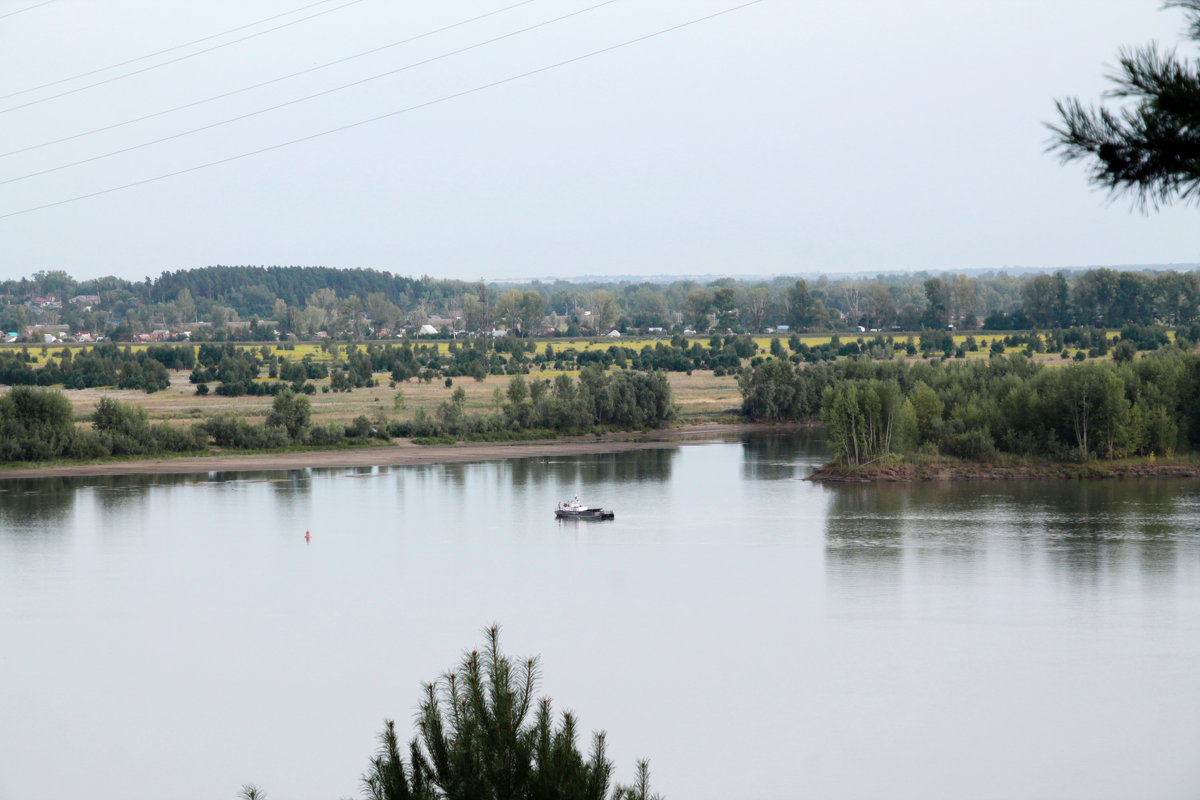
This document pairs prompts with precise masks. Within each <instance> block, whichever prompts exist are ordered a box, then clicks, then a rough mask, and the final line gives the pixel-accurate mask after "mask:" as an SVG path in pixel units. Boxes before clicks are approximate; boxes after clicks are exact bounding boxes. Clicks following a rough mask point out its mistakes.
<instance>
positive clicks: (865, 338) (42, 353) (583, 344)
mask: <svg viewBox="0 0 1200 800" xmlns="http://www.w3.org/2000/svg"><path fill="white" fill-rule="evenodd" d="M1011 333H1012V334H1021V333H1025V332H1024V331H1012V332H1011ZM1111 333H1112V332H1110V334H1111ZM1174 333H1175V332H1174V331H1169V332H1168V335H1169V336H1171V337H1172V338H1173V337H1174ZM920 335H921V334H920V333H919V332H917V333H912V332H902V333H887V332H883V333H858V332H848V333H839V334H831V333H824V334H798V336H799V339H800V341H801V342H802V343H804V344H806V345H808V346H809V347H818V346H821V345H826V344H829V343H830V342H831V341H832V340H833V338H834V336H837V337H838V339H839V341H840V342H841V343H842V344H847V343H849V342H862V343H863V344H865V345H870V344H871V343H872V342H873V341H874V340H875V339H885V338H887V337H891V338H892V340H893V341H894V342H895V344H896V345H897V346H903V345H904V344H906V343H907V342H908V341H909V340H910V339H911V340H912V341H913V342H914V343H918V344H919V342H920ZM972 335H974V336H975V341H976V343H977V344H978V346H979V350H978V351H977V352H968V353H967V357H968V358H972V359H973V358H987V357H988V356H989V355H990V347H991V345H992V342H994V341H997V340H1002V339H1004V337H1005V336H1006V335H1008V334H1004V333H992V334H985V335H977V334H968V333H960V332H956V333H954V334H952V337H953V340H954V343H955V345H963V344H965V343H966V341H967V338H968V337H969V336H972ZM791 336H792V335H791V334H778V335H774V336H754V337H752V339H753V341H754V343H755V345H756V346H757V347H758V350H759V352H760V353H762V354H766V353H769V352H770V348H771V341H772V340H773V339H778V340H779V341H780V343H781V344H783V346H784V347H785V348H787V347H788V342H789V340H790V339H791ZM709 339H710V337H709V336H692V337H689V338H688V341H689V346H690V343H699V344H701V345H702V346H704V347H706V348H707V347H708V342H709ZM470 342H471V340H460V344H461V345H462V346H470ZM659 342H663V343H669V342H670V337H665V336H664V337H659V338H649V337H636V338H635V337H628V338H627V337H620V338H608V337H599V338H592V339H583V338H580V339H537V340H534V344H535V351H534V352H536V353H538V354H542V353H545V352H546V348H547V347H553V348H554V350H555V352H559V353H561V352H562V351H564V350H575V351H576V352H584V351H594V350H600V351H605V350H608V348H610V347H612V346H614V345H618V346H620V347H625V348H629V349H631V350H634V351H637V352H640V351H641V350H643V349H644V348H646V347H654V346H655V345H657V344H658V343H659ZM398 343H399V342H383V343H382V344H385V345H395V344H398ZM163 344H186V342H184V343H171V342H165V343H163ZM409 344H412V345H413V346H414V347H433V348H436V350H437V352H438V353H440V354H446V353H448V352H449V350H450V344H451V343H450V342H448V341H427V340H417V341H413V342H409ZM95 346H96V345H94V344H11V345H0V351H3V350H19V349H25V350H29V351H30V352H31V354H32V356H33V358H34V362H33V363H35V364H44V363H46V361H47V360H48V359H49V358H58V357H59V354H60V353H61V352H62V351H63V349H64V348H66V349H70V350H72V351H78V350H82V349H86V348H89V347H95ZM119 346H120V347H121V348H122V349H125V348H129V349H130V350H131V351H133V352H135V353H136V352H139V351H143V350H145V349H146V348H148V347H151V346H152V345H150V344H140V343H139V344H133V343H131V344H120V345H119ZM193 346H194V347H199V343H193ZM234 346H235V347H236V348H237V349H239V350H253V351H259V350H261V349H262V348H263V347H264V346H265V347H267V348H268V349H269V350H270V351H271V353H272V354H274V355H276V356H281V357H283V358H286V359H288V360H292V361H298V360H301V359H303V358H305V357H306V356H311V357H312V358H313V359H314V360H316V361H323V362H329V361H332V360H333V355H332V354H331V352H330V351H335V352H337V354H338V356H339V357H344V356H345V353H346V351H347V349H348V348H350V347H360V348H365V347H366V345H365V344H355V343H347V342H333V341H329V342H303V343H301V342H297V343H295V344H283V343H269V344H266V345H264V344H245V343H234ZM1024 349H1025V348H1024V347H1023V346H1021V347H1010V348H1006V349H1005V352H1006V353H1018V352H1021V351H1023V350H1024ZM1074 352H1075V351H1074V350H1073V349H1072V352H1071V354H1072V355H1074Z"/></svg>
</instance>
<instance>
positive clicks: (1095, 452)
mask: <svg viewBox="0 0 1200 800" xmlns="http://www.w3.org/2000/svg"><path fill="white" fill-rule="evenodd" d="M739 388H740V389H741V392H742V398H743V400H742V411H743V413H744V414H745V415H746V416H747V417H750V418H753V419H763V420H773V421H783V420H820V421H821V422H822V423H824V425H825V429H826V433H827V437H828V442H829V446H830V449H831V450H832V451H833V453H834V455H835V458H836V459H837V460H838V461H840V462H842V463H845V464H850V465H861V464H866V463H870V462H874V461H877V460H879V459H881V458H884V457H886V456H889V455H893V454H905V453H924V454H930V455H946V456H954V457H959V458H964V459H971V460H981V461H987V460H991V459H995V458H997V457H998V456H999V455H1000V454H1012V455H1018V456H1033V457H1041V458H1051V459H1060V460H1088V459H1116V458H1124V457H1129V456H1151V455H1153V456H1170V455H1172V454H1175V453H1180V452H1193V451H1195V450H1197V449H1198V448H1200V353H1195V352H1184V351H1181V350H1179V349H1178V348H1175V347H1168V348H1163V349H1160V350H1157V351H1155V352H1153V353H1150V354H1146V355H1144V356H1142V357H1140V358H1137V359H1133V360H1129V361H1103V362H1095V363H1087V364H1075V363H1071V364H1069V365H1066V366H1061V367H1057V366H1056V367H1048V366H1045V365H1043V364H1040V363H1037V362H1035V361H1033V360H1031V359H1029V358H1027V357H1025V356H1023V355H1012V356H993V357H992V358H991V359H989V360H987V361H954V360H940V359H934V360H931V361H918V362H912V363H909V362H896V361H893V362H873V361H870V360H867V359H864V358H854V359H845V360H842V361H837V362H820V363H817V364H811V365H803V366H801V365H796V364H793V363H791V362H790V361H787V360H780V359H770V360H767V361H765V362H763V363H761V364H759V365H758V366H756V367H750V368H747V369H746V370H744V371H743V372H742V373H741V375H740V376H739Z"/></svg>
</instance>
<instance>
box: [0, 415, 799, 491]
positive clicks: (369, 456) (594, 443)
mask: <svg viewBox="0 0 1200 800" xmlns="http://www.w3.org/2000/svg"><path fill="white" fill-rule="evenodd" d="M756 430H779V427H778V426H771V425H757V424H724V423H723V424H702V425H685V426H681V427H678V428H667V429H663V430H656V431H650V432H648V433H643V432H641V431H631V432H623V433H609V434H604V435H602V436H564V437H560V438H558V439H548V440H540V441H532V442H459V443H457V444H448V445H415V444H413V443H412V442H410V441H408V440H406V439H399V440H396V441H395V442H394V443H393V444H391V445H387V446H383V447H367V448H355V449H347V450H318V451H301V452H294V451H290V452H286V453H255V454H249V455H237V454H231V455H224V454H222V455H212V456H197V457H194V458H173V459H138V460H133V461H110V462H104V463H98V464H52V465H47V466H44V467H30V468H21V469H11V470H3V471H0V481H4V480H7V479H14V478H52V477H70V476H89V475H170V474H183V473H189V472H265V471H272V470H289V469H306V468H309V467H314V468H344V467H383V466H404V465H417V464H446V463H452V462H464V461H494V460H497V459H505V458H527V457H530V456H535V457H536V456H558V455H561V456H575V455H588V454H591V453H616V452H622V451H627V450H655V449H662V448H667V447H678V446H680V445H690V444H707V443H710V442H714V441H718V440H719V439H721V438H722V437H727V436H729V435H731V434H737V433H743V432H750V431H756Z"/></svg>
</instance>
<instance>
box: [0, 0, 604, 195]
mask: <svg viewBox="0 0 1200 800" xmlns="http://www.w3.org/2000/svg"><path fill="white" fill-rule="evenodd" d="M616 2H619V0H603V1H602V2H600V3H597V4H595V5H592V6H588V7H587V8H582V9H579V10H578V11H572V12H571V13H569V14H563V15H562V16H560V17H555V18H554V19H549V20H546V21H544V22H539V23H537V24H536V25H530V26H528V27H526V28H521V29H520V30H516V31H512V32H511V33H506V34H503V35H501V36H496V37H494V38H492V39H487V40H485V41H482V42H476V43H475V44H472V45H467V46H466V47H461V48H459V49H458V50H451V51H450V52H448V53H442V54H441V55H436V56H433V57H431V58H426V59H423V60H421V61H416V62H414V63H412V64H406V65H404V66H403V67H397V68H396V69H391V70H388V71H387V72H381V73H379V74H377V75H371V76H369V77H366V78H361V79H359V80H356V81H352V82H351V83H346V84H342V85H341V86H335V87H333V88H332V89H325V90H322V91H320V92H316V93H315V94H310V95H305V96H304V97H297V98H296V99H294V100H288V101H287V102H286V103H279V104H278V105H274V106H269V107H267V108H260V109H258V110H257V111H251V112H249V113H247V114H241V115H239V116H236V117H230V118H229V119H224V120H221V121H220V122H212V123H209V124H208V125H201V126H200V127H199V128H192V129H191V130H186V131H181V132H179V133H173V134H171V135H170V136H163V137H161V138H159V139H152V140H150V141H148V142H141V143H140V144H134V145H130V146H128V147H122V148H121V149H119V150H112V151H110V152H108V153H102V154H100V155H96V156H89V157H88V158H84V159H80V160H79V161H72V162H71V163H69V164H60V165H58V166H56V167H47V168H46V169H41V170H38V171H37V172H30V173H27V174H25V175H18V176H17V177H15V178H6V179H4V180H0V186H4V185H5V184H9V183H16V182H17V181H23V180H28V179H29V178H36V177H38V176H40V175H48V174H50V173H51V172H60V171H62V170H64V169H70V168H71V167H78V166H81V165H83V164H90V163H92V162H93V161H101V160H103V159H106V158H112V157H113V156H119V155H122V154H123V153H129V152H132V151H134V150H140V149H142V148H143V147H150V146H152V145H156V144H162V143H163V142H169V141H172V140H174V139H182V138H183V137H184V136H191V135H192V134H194V133H202V132H204V131H208V130H212V129H213V128H219V127H221V126H223V125H229V124H231V123H234V122H241V121H242V120H244V119H249V118H251V117H257V116H261V115H263V114H268V113H270V112H272V111H278V110H279V109H281V108H287V107H288V106H294V105H297V104H299V103H305V102H307V101H309V100H314V99H316V98H318V97H324V96H325V95H329V94H334V93H336V92H340V91H344V90H346V89H350V88H353V87H355V86H361V85H362V84H364V83H369V82H371V81H375V80H379V79H380V78H386V77H389V76H391V75H397V74H399V73H401V72H405V71H407V70H410V69H414V68H416V67H421V66H425V65H426V64H432V63H433V62H435V61H442V60H443V59H447V58H450V57H452V56H457V55H462V54H463V53H466V52H469V51H471V50H478V49H479V48H480V47H485V46H487V45H489V44H495V43H496V42H499V41H503V40H504V39H511V38H512V37H514V36H519V35H521V34H523V33H529V31H532V30H537V29H538V28H545V27H546V26H548V25H553V24H555V23H556V22H562V21H563V20H564V19H570V18H571V17H577V16H579V15H580V14H586V13H587V12H589V11H595V10H596V9H597V8H602V7H604V6H609V5H612V4H613V3H616Z"/></svg>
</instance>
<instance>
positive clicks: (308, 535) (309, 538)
mask: <svg viewBox="0 0 1200 800" xmlns="http://www.w3.org/2000/svg"><path fill="white" fill-rule="evenodd" d="M304 541H306V542H311V541H312V532H311V531H305V532H304Z"/></svg>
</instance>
